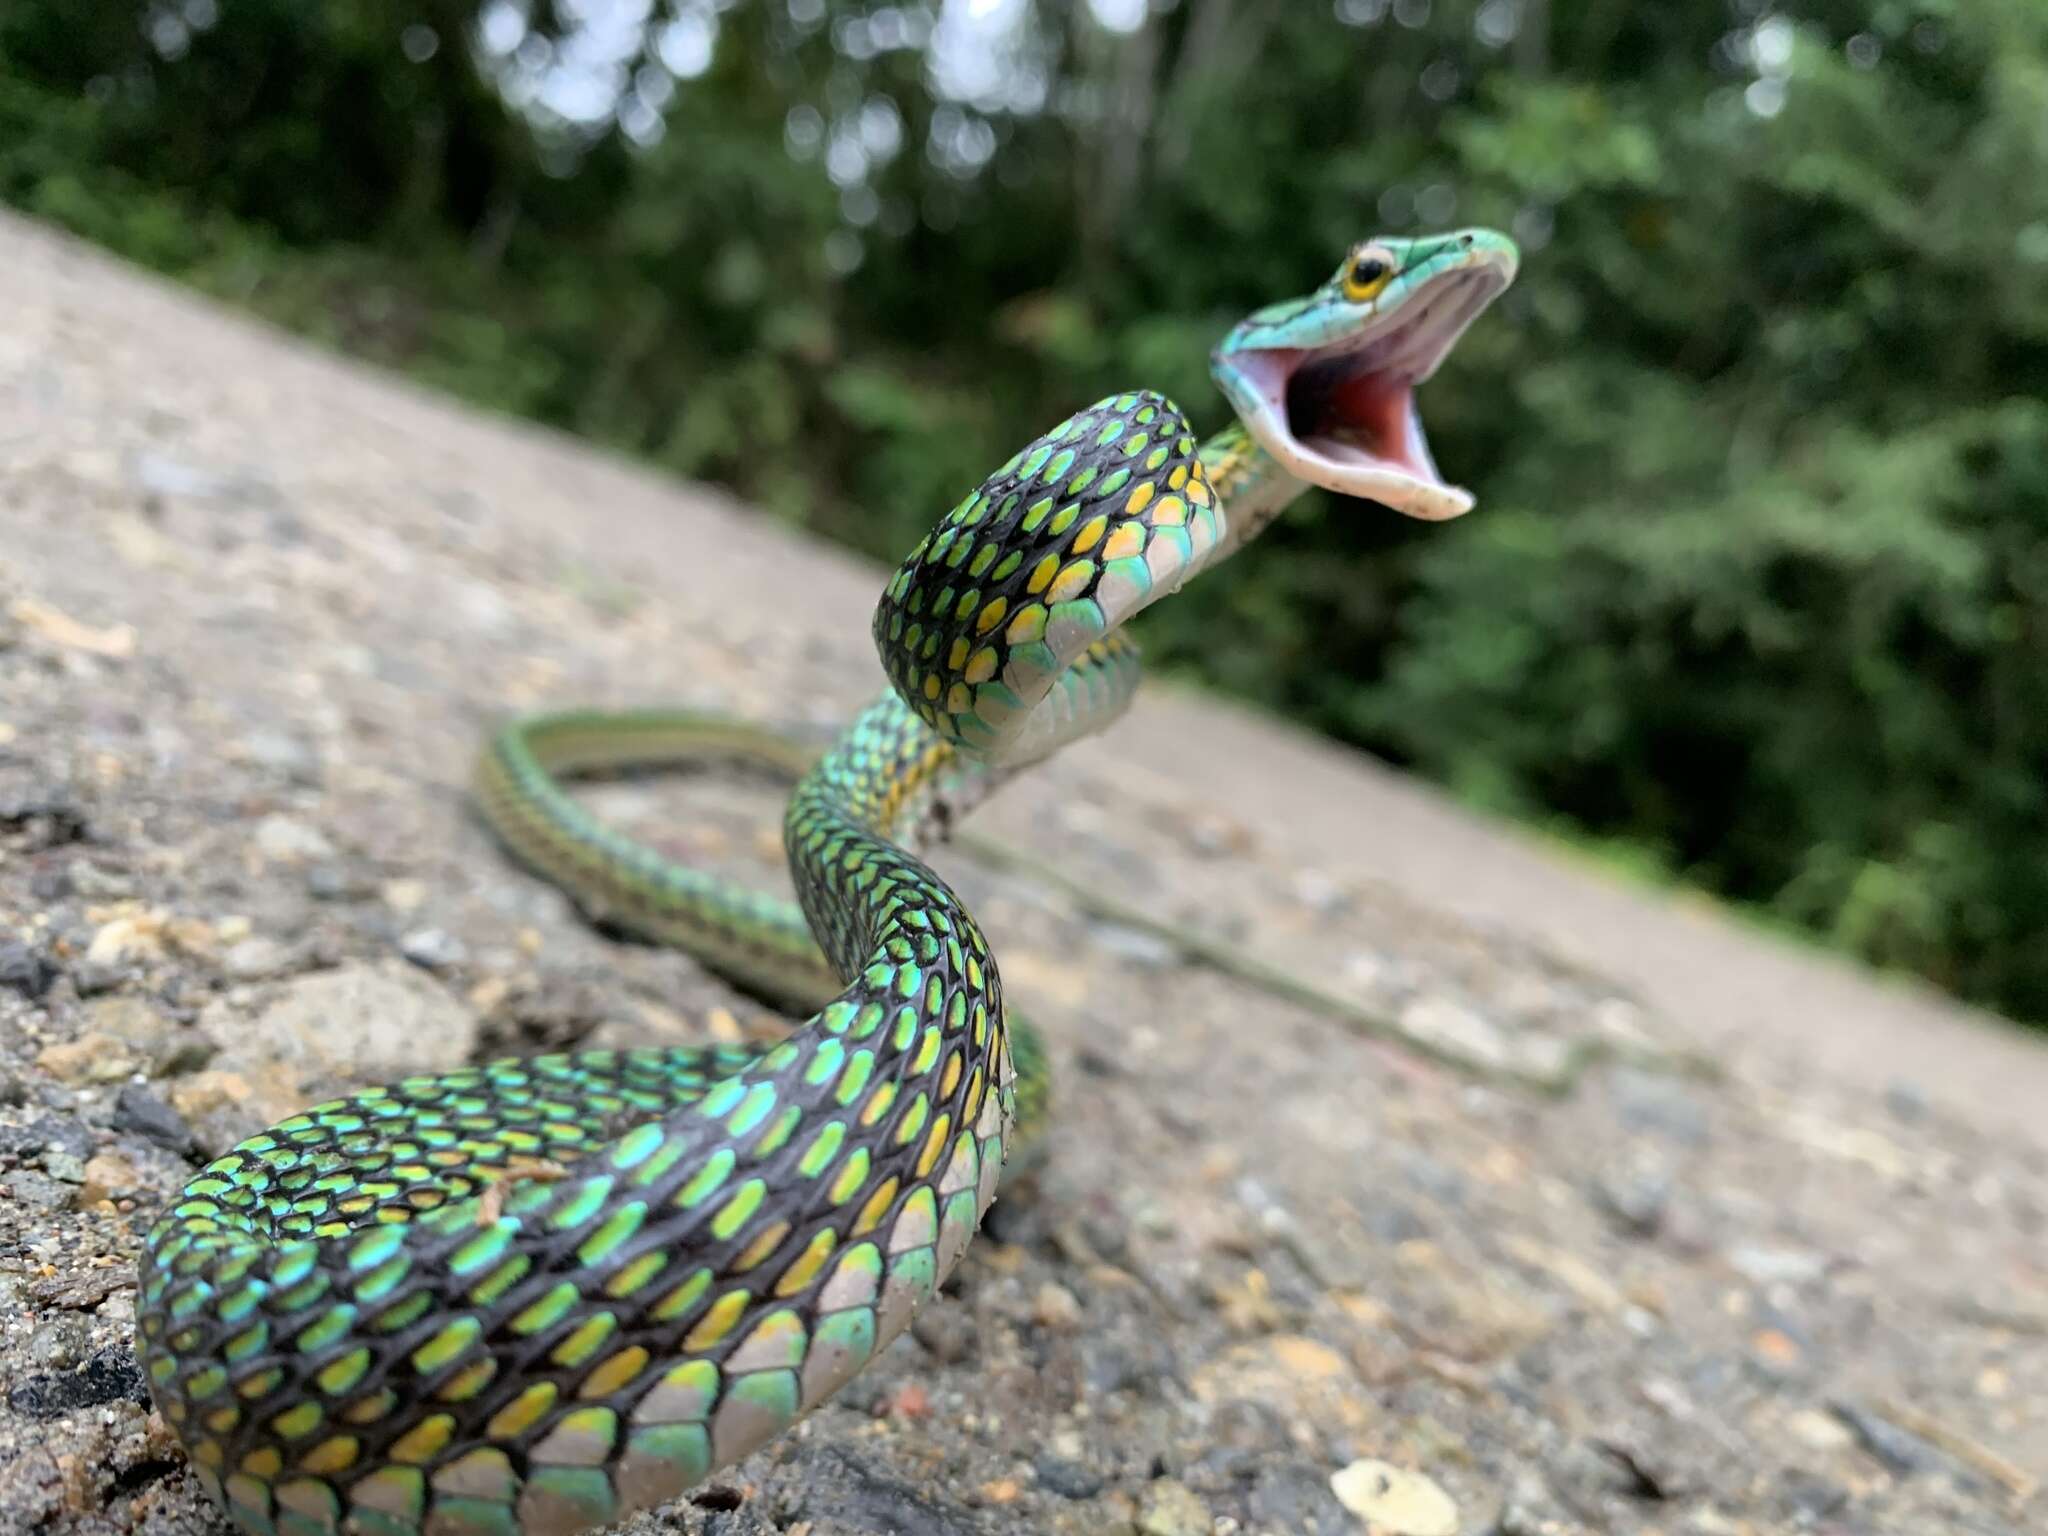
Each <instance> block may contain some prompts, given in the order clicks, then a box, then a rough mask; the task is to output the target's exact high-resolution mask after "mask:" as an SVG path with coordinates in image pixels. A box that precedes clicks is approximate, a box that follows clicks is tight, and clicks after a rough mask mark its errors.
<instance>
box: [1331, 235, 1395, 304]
mask: <svg viewBox="0 0 2048 1536" xmlns="http://www.w3.org/2000/svg"><path fill="white" fill-rule="evenodd" d="M1394 272H1395V261H1394V253H1393V252H1392V251H1390V250H1388V249H1387V248H1386V247H1385V246H1383V245H1368V246H1366V247H1365V249H1363V250H1361V251H1360V252H1358V254H1357V255H1355V256H1353V257H1352V258H1351V260H1350V262H1349V263H1348V264H1347V265H1346V266H1345V268H1344V279H1343V287H1344V297H1345V298H1347V299H1349V300H1350V301H1351V302H1352V303H1354V304H1370V303H1371V302H1372V301H1373V300H1374V299H1376V298H1378V297H1379V296H1380V294H1381V292H1382V291H1383V290H1384V289H1385V288H1386V286H1387V284H1389V283H1391V282H1392V281H1393V280H1394Z"/></svg>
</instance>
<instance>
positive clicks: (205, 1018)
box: [199, 962, 477, 1086]
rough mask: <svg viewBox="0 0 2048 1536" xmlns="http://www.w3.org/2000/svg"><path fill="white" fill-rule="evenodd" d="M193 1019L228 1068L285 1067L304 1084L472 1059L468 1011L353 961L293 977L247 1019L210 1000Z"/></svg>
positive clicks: (472, 1025) (366, 1078) (372, 1078)
mask: <svg viewBox="0 0 2048 1536" xmlns="http://www.w3.org/2000/svg"><path fill="white" fill-rule="evenodd" d="M199 1023H200V1028H201V1029H202V1030H203V1031H205V1033H206V1034H207V1035H209V1036H210V1037H211V1038H212V1039H214V1040H215V1041H217V1042H218V1043H219V1044H220V1045H221V1046H222V1047H223V1058H222V1060H223V1064H224V1065H231V1066H237V1067H242V1066H247V1067H254V1068H259V1069H260V1068H261V1067H264V1066H278V1067H282V1068H284V1069H285V1070H286V1071H287V1072H288V1073H289V1074H290V1075H291V1076H292V1077H294V1078H295V1079H296V1080H297V1081H298V1083H299V1084H300V1085H301V1086H310V1085H312V1084H313V1083H315V1082H321V1081H328V1080H346V1081H353V1082H372V1083H377V1082H384V1081H386V1080H387V1079H391V1078H398V1077H405V1076H409V1075H412V1074H414V1073H421V1072H446V1071H450V1070H452V1069H453V1068H455V1067H458V1066H460V1065H462V1063H463V1062H465V1061H467V1060H468V1059H469V1057H470V1055H471V1053H472V1051H473V1049H474V1047H475V1045H476V1038H477V1021H476V1019H475V1017H474V1016H473V1015H472V1014H471V1013H470V1012H469V1010H468V1009H466V1008H464V1007H463V1006H462V1005H461V1004H459V1003H457V1002H456V1001H455V1000H454V999H453V998H452V997H450V996H449V995H448V994H447V993H446V992H444V991H442V990H441V988H440V987H438V986H437V985H435V984H434V983H433V982H432V981H430V980H428V979H427V978H426V977H425V976H423V975H421V974H420V972H419V971H418V970H416V969H414V968H413V967H411V966H401V965H397V964H388V965H382V966H370V965H364V964H361V963H354V962H352V963H350V964H347V965H343V966H339V967H337V968H336V969H334V970H331V971H317V972H314V973H313V974H311V975H306V976H300V977H297V978H295V979H294V980H292V981H291V982H288V983H286V984H285V986H284V987H283V988H282V990H280V992H279V993H278V995H277V996H276V997H275V998H274V999H273V1000H272V1001H271V1003H270V1004H269V1006H267V1007H266V1008H265V1009H264V1010H263V1012H262V1013H261V1014H260V1015H259V1016H258V1017H257V1018H256V1019H255V1020H253V1021H251V1020H250V1019H248V1017H247V1016H246V1014H245V1012H244V1011H243V1010H242V1009H241V1008H239V1007H237V1006H235V1005H234V1004H232V1003H229V1002H227V1001H225V1000H221V1001H216V1002H213V1003H210V1004H208V1005H207V1008H206V1011H205V1012H204V1013H202V1014H201V1015H200V1020H199Z"/></svg>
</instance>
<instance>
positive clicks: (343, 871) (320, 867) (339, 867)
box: [306, 862, 376, 901]
mask: <svg viewBox="0 0 2048 1536" xmlns="http://www.w3.org/2000/svg"><path fill="white" fill-rule="evenodd" d="M375 890H376V887H375V886H373V885H371V884H370V882H369V881H367V880H365V879H363V878H362V877H361V876H359V875H357V874H356V873H355V872H354V871H353V870H351V869H350V868H349V867H348V866H347V865H346V864H337V863H332V862H329V863H325V864H315V865H314V866H313V867H312V868H311V869H309V870H307V871H306V894H307V895H308V896H311V897H312V898H313V899H314V900H315V901H361V900H362V899H363V898H364V897H366V896H370V895H372V894H374V893H375Z"/></svg>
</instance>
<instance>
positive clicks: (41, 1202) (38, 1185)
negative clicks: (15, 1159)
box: [0, 1168, 71, 1211]
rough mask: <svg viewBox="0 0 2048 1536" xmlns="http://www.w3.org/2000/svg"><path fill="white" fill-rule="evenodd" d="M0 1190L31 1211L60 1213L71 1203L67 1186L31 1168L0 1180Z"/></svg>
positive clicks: (20, 1170) (23, 1169)
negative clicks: (3, 1190)
mask: <svg viewBox="0 0 2048 1536" xmlns="http://www.w3.org/2000/svg"><path fill="white" fill-rule="evenodd" d="M0 1189H5V1190H6V1191H7V1192H8V1193H9V1194H10V1195H12V1196H13V1197H14V1199H16V1200H17V1201H19V1202H20V1203H21V1204H23V1205H25V1206H27V1207H29V1208H30V1209H31V1210H42V1211H61V1210H63V1209H64V1208H65V1207H66V1206H67V1205H69V1204H70V1203H71V1190H70V1188H69V1187H68V1186H66V1185H63V1184H59V1183H58V1182H57V1181H56V1180H55V1179H53V1178H50V1177H49V1176H48V1175H47V1174H41V1173H37V1172H36V1171H35V1170H34V1169H31V1168H19V1169H16V1170H15V1171H14V1172H13V1173H10V1174H7V1175H6V1176H5V1178H4V1179H0Z"/></svg>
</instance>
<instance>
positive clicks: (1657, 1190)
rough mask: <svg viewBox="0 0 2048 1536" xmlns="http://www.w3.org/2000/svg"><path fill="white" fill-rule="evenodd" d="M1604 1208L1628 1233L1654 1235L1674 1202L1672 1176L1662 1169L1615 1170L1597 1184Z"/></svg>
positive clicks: (1601, 1177) (1603, 1176)
mask: <svg viewBox="0 0 2048 1536" xmlns="http://www.w3.org/2000/svg"><path fill="white" fill-rule="evenodd" d="M1594 1194H1595V1196H1596V1197H1597V1198H1598V1200H1599V1203H1600V1205H1601V1207H1602V1208H1603V1209H1604V1210H1606V1211H1607V1213H1608V1214H1609V1215H1611V1216H1613V1217H1614V1218H1615V1219H1616V1220H1617V1221H1619V1222H1620V1223H1621V1225H1622V1226H1623V1227H1624V1228H1625V1229H1627V1230H1628V1231H1629V1232H1632V1233H1634V1234H1635V1235H1636V1236H1638V1237H1652V1236H1655V1235H1656V1232H1657V1229H1658V1228H1659V1227H1660V1226H1662V1225H1663V1223H1664V1212H1665V1208H1666V1207H1667V1206H1668V1205H1669V1204H1670V1201H1671V1176H1670V1175H1669V1174H1668V1173H1665V1172H1664V1171H1663V1170H1662V1169H1649V1168H1639V1169H1614V1170H1610V1171H1609V1172H1606V1173H1603V1174H1602V1175H1601V1176H1600V1178H1599V1180H1598V1181H1597V1182H1596V1183H1595V1185H1594Z"/></svg>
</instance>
